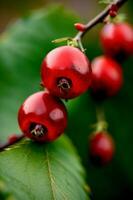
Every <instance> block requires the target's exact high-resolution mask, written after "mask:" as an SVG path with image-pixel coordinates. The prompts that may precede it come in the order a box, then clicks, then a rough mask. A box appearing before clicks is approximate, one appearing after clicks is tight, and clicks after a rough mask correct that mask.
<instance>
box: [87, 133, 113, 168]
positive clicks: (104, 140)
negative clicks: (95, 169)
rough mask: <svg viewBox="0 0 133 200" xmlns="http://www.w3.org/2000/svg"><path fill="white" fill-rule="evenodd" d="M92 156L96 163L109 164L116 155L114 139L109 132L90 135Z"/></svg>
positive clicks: (93, 161)
mask: <svg viewBox="0 0 133 200" xmlns="http://www.w3.org/2000/svg"><path fill="white" fill-rule="evenodd" d="M89 142H90V158H91V161H92V163H93V164H95V165H105V164H108V163H109V162H110V161H111V160H112V158H113V155H114V151H115V145H114V140H113V138H112V137H111V135H109V134H108V133H107V132H97V133H93V134H92V135H91V137H90V141H89Z"/></svg>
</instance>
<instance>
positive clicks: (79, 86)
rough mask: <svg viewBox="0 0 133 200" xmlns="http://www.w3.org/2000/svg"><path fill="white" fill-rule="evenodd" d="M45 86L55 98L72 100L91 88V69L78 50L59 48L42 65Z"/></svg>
mask: <svg viewBox="0 0 133 200" xmlns="http://www.w3.org/2000/svg"><path fill="white" fill-rule="evenodd" d="M41 76H42V82H43V85H44V86H45V87H46V88H48V90H49V91H50V92H51V93H52V94H53V95H55V96H58V97H61V98H64V99H71V98H74V97H77V96H79V95H80V94H82V93H83V92H85V91H86V90H87V89H88V88H89V86H90V82H91V81H90V80H91V67H90V63H89V61H88V59H87V57H86V56H85V55H84V53H82V52H81V51H80V50H79V49H78V48H75V47H72V46H62V47H58V48H56V49H54V50H52V51H51V52H49V53H48V55H47V56H46V58H45V59H44V61H43V63H42V70H41Z"/></svg>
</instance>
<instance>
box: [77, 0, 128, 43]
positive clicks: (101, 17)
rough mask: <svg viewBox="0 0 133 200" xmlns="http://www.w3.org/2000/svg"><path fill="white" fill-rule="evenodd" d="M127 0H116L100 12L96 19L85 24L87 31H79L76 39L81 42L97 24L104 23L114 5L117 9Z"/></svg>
mask: <svg viewBox="0 0 133 200" xmlns="http://www.w3.org/2000/svg"><path fill="white" fill-rule="evenodd" d="M126 1H127V0H115V1H114V2H113V3H111V4H110V5H108V6H107V7H106V8H105V9H104V10H103V11H102V12H101V13H100V14H98V15H97V16H96V17H95V18H94V19H92V20H91V21H90V22H88V23H87V24H85V31H84V32H81V31H79V32H78V33H77V35H76V36H75V38H74V39H75V40H76V41H78V42H80V41H81V39H82V38H83V36H84V35H85V34H86V33H87V32H88V31H89V30H90V29H91V28H93V27H94V26H95V25H96V24H99V23H102V22H103V21H104V19H105V18H106V17H107V16H108V15H109V12H110V9H111V7H112V5H114V6H116V7H117V9H119V8H120V7H121V6H122V5H123V4H124V3H126Z"/></svg>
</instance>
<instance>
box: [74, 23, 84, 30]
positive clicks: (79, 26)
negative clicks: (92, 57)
mask: <svg viewBox="0 0 133 200" xmlns="http://www.w3.org/2000/svg"><path fill="white" fill-rule="evenodd" d="M74 26H75V28H76V29H77V30H78V31H81V32H84V31H85V30H86V26H85V25H84V24H81V23H76V24H74Z"/></svg>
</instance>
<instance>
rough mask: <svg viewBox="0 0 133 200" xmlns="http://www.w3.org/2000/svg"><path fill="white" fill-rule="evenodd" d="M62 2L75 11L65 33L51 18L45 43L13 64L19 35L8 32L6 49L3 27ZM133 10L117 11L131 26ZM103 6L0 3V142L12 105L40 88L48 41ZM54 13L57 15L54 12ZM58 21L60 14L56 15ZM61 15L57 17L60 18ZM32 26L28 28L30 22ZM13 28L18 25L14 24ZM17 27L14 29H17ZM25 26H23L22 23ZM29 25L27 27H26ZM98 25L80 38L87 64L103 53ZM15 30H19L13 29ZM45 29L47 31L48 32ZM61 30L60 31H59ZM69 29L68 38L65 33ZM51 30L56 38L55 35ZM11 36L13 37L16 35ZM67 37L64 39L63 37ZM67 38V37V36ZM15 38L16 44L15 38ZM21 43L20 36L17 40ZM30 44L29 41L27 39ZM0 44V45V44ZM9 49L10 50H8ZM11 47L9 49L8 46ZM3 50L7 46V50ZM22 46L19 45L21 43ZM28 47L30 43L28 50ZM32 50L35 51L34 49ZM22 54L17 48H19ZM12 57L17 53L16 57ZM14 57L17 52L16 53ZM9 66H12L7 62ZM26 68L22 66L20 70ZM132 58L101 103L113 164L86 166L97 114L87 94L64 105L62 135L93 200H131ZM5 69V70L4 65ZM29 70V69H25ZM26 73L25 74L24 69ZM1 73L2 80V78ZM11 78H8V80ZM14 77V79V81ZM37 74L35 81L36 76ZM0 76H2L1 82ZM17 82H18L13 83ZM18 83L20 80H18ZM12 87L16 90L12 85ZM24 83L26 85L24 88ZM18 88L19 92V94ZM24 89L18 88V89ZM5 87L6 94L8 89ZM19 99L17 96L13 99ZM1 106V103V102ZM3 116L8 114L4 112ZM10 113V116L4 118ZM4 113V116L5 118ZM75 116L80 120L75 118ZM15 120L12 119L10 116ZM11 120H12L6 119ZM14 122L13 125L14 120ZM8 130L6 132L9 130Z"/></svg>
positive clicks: (70, 0)
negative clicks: (117, 88)
mask: <svg viewBox="0 0 133 200" xmlns="http://www.w3.org/2000/svg"><path fill="white" fill-rule="evenodd" d="M52 3H54V4H57V3H58V4H59V3H61V4H63V5H64V7H65V8H66V9H68V10H71V11H72V10H74V13H75V15H76V17H73V19H72V21H71V19H70V21H69V22H68V23H67V22H66V21H65V22H64V24H65V25H66V26H67V25H68V24H69V25H68V27H69V28H68V29H67V30H65V26H63V30H60V28H59V27H61V26H62V24H60V21H57V23H56V20H55V23H56V24H55V27H53V34H52V33H51V32H50V31H52V28H51V27H49V26H48V28H47V23H46V27H45V29H48V31H47V33H46V37H48V36H47V35H50V36H49V41H47V42H46V41H44V43H42V46H41V45H40V46H39V45H38V43H37V41H36V40H32V38H31V42H33V41H34V43H35V44H34V51H29V49H28V48H29V47H28V46H27V49H28V50H27V51H28V52H30V53H29V55H28V56H29V58H30V59H29V60H28V61H27V63H26V64H25V58H26V54H24V52H23V56H22V58H23V60H22V58H21V61H22V62H21V63H19V61H16V60H15V59H14V60H15V61H14V60H13V58H12V55H13V54H14V51H13V50H14V48H16V49H17V48H18V47H19V45H18V43H17V42H18V41H19V37H17V36H18V35H17V34H18V32H19V31H20V32H21V28H20V30H19V31H18V32H17V31H16V32H15V33H13V34H12V30H10V31H9V32H10V33H11V34H12V35H13V37H12V38H13V39H12V41H13V42H14V43H10V41H9V44H10V45H7V46H6V42H7V43H8V39H7V40H6V39H5V38H6V36H5V35H4V34H3V32H4V31H5V29H6V27H7V26H9V24H12V23H14V22H15V21H16V20H17V18H19V17H21V16H25V18H27V16H28V14H29V13H31V11H32V10H36V9H39V8H43V7H46V9H47V10H49V8H48V7H47V6H48V5H49V4H52ZM132 6H133V1H131V0H129V1H128V3H127V4H126V5H125V6H124V7H123V8H122V9H121V12H125V13H126V15H127V20H128V21H129V22H130V23H132V22H133V14H132ZM103 8H104V6H103V5H99V4H98V1H96V0H82V1H77V0H57V1H55V0H50V1H47V0H37V1H36V0H19V1H18V0H0V32H1V33H2V40H4V41H6V42H4V43H3V44H2V45H3V47H1V48H0V50H3V49H4V50H5V54H4V51H3V52H2V51H0V52H1V55H0V58H1V63H0V64H1V66H0V76H1V78H0V84H1V85H0V88H1V92H2V95H1V101H0V104H1V113H3V114H1V115H0V117H1V125H2V127H3V126H4V125H5V121H4V120H3V118H4V119H6V120H8V121H10V128H9V127H4V128H2V131H3V132H6V133H7V134H6V135H4V133H3V134H2V136H1V139H3V138H4V139H6V137H7V135H9V134H10V133H11V131H15V130H16V129H17V128H16V129H15V130H14V125H13V124H14V122H16V121H15V120H14V118H15V115H16V112H17V108H16V107H15V105H17V106H19V105H20V103H21V102H22V101H23V100H24V99H25V98H26V96H28V95H29V94H31V93H32V92H33V91H37V90H39V86H35V87H34V85H35V84H38V83H39V78H38V77H39V72H38V67H39V66H40V63H41V59H42V58H43V56H44V54H45V53H46V52H48V51H49V50H50V49H51V48H53V47H54V46H52V45H51V44H50V43H49V42H50V39H51V40H52V39H55V38H57V37H58V36H59V37H62V36H72V35H74V33H75V31H74V28H73V23H74V22H76V20H77V19H78V16H79V17H80V18H81V21H83V22H87V21H88V20H89V19H91V18H92V17H94V16H95V15H96V14H97V13H98V12H99V11H100V10H102V9H103ZM58 15H59V13H58ZM58 17H59V16H58ZM60 17H62V16H61V15H60ZM30 25H31V24H30ZM16 26H18V25H16ZM18 27H19V26H18ZM27 27H28V25H27ZM31 27H32V25H31ZM101 27H102V26H101V25H98V26H97V27H95V28H94V29H93V30H92V31H90V32H89V33H88V34H87V36H86V37H85V38H84V46H85V47H86V48H87V55H88V57H89V59H90V60H92V59H93V58H94V57H95V56H98V55H100V54H102V50H101V48H100V43H99V37H98V34H99V31H100V29H101ZM18 29H19V28H18ZM40 30H41V27H39V28H38V31H40ZM49 30H50V31H49ZM59 30H60V31H59ZM69 30H71V31H70V35H69ZM54 32H55V34H54ZM15 34H16V36H15ZM34 34H36V35H37V34H38V33H37V30H36V32H34ZM66 34H67V35H66ZM71 34H72V35H71ZM15 37H16V40H15ZM36 37H40V38H41V37H45V34H43V35H42V36H41V33H39V34H38V35H37V36H36ZM22 40H23V38H22ZM28 41H29V40H28ZM2 45H1V46H2ZM12 45H14V46H12ZM9 46H10V48H9ZM7 47H8V48H7ZM20 47H21V45H20ZM30 48H31V49H32V45H31V46H30ZM35 48H36V50H35ZM44 48H45V51H44V53H43V55H42V54H41V53H40V56H38V55H39V51H40V50H41V52H42V51H43V49H44ZM18 51H20V53H21V49H19V50H18ZM6 56H7V61H6V62H5V61H3V60H4V58H5V57H6ZM16 56H17V54H16ZM18 56H19V54H18ZM33 57H36V59H33ZM10 63H11V64H10ZM14 65H15V70H16V71H14V74H13V70H12V69H13V67H14ZM24 65H25V68H24V69H22V68H23V66H24ZM32 65H36V68H35V69H34V70H33V71H32V70H31V69H32ZM132 65H133V59H132V58H129V59H128V60H127V61H126V62H125V63H124V64H123V70H124V77H125V83H124V87H123V89H122V91H121V92H120V93H119V94H118V95H117V96H116V97H114V98H112V99H110V100H108V101H107V102H105V103H104V107H105V113H106V116H107V120H108V121H109V131H110V132H111V134H112V135H113V136H114V139H115V141H116V149H117V151H116V155H115V158H114V160H113V162H112V163H111V164H110V165H109V166H107V167H104V168H95V167H93V166H92V165H91V163H89V161H88V135H89V133H91V129H90V124H93V123H95V120H96V116H95V105H94V103H93V101H92V99H91V98H90V96H89V93H88V94H84V95H83V96H81V97H80V98H78V99H75V100H73V101H70V102H68V103H67V107H68V110H69V125H68V129H67V131H66V133H67V134H68V135H69V136H70V137H71V138H72V140H73V142H74V144H75V145H76V147H77V149H78V152H79V154H80V155H81V157H82V161H83V164H84V166H85V167H86V170H87V180H88V184H89V185H90V187H91V190H92V194H93V199H94V200H112V199H113V200H118V199H121V200H125V199H126V200H130V199H131V200H132V199H133V157H132V155H133V127H132V120H133V117H132V113H133V90H132V85H133V67H132ZM5 66H6V67H5ZM28 66H29V68H27V67H28ZM26 70H27V71H26ZM5 73H6V76H5ZM19 73H20V74H21V76H24V82H23V83H22V82H21V83H20V82H19V80H20V79H19V78H20V75H19V76H18V74H19ZM26 73H27V77H28V76H29V77H32V78H31V79H32V82H30V83H29V80H28V78H27V79H26V77H25V74H26ZM12 74H13V76H14V77H15V79H14V80H15V81H14V82H13V81H11V76H12ZM13 76H12V77H13ZM17 76H18V78H17ZM36 76H37V77H36ZM3 77H4V78H3ZM17 81H18V82H17ZM21 81H22V78H21ZM8 84H11V85H10V89H9V88H8V86H9V85H8ZM16 84H17V87H16V86H15V85H16ZM26 85H28V87H27V88H26ZM19 88H21V89H20V91H19ZM22 88H23V89H22ZM8 89H9V90H8ZM21 90H22V91H23V90H25V92H22V93H21ZM16 94H17V97H16V98H15V95H16ZM10 95H11V97H12V96H13V99H12V98H11V99H10V101H14V100H15V99H16V100H15V101H14V102H11V105H14V108H13V107H12V106H9V105H8V100H9V98H10ZM18 95H19V96H18ZM3 102H4V103H3ZM3 105H4V109H5V107H6V110H7V112H4V111H3ZM7 113H8V114H7ZM9 113H10V114H9ZM6 114H7V115H6ZM77 116H79V117H77ZM13 117H14V118H13ZM11 118H12V119H11ZM16 123H17V122H16ZM8 129H10V130H8Z"/></svg>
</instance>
